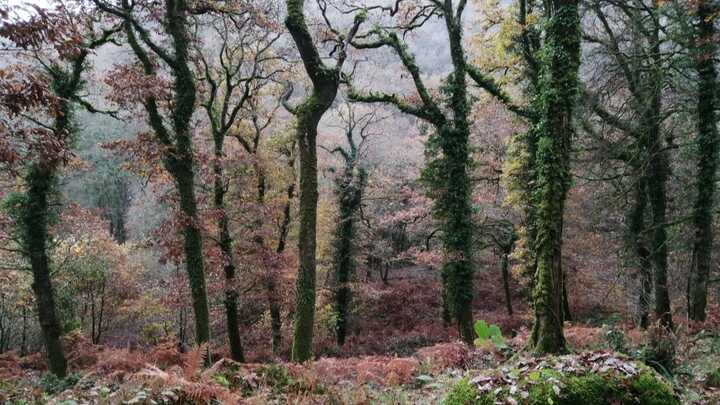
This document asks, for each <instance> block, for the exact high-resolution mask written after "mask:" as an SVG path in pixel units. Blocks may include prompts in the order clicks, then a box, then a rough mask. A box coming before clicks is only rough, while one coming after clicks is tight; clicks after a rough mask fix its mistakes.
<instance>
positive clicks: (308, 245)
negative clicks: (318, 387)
mask: <svg viewBox="0 0 720 405" xmlns="http://www.w3.org/2000/svg"><path fill="white" fill-rule="evenodd" d="M332 98H333V99H334V98H335V97H334V93H333V97H332ZM311 103H312V101H311V100H309V102H308V104H309V106H312V104H311ZM327 107H329V103H328V104H327ZM322 112H324V110H323V111H322ZM304 114H307V116H303V117H298V129H297V137H298V144H299V152H300V212H299V217H300V230H299V232H298V254H299V258H300V266H299V269H298V275H297V286H296V291H295V325H294V333H293V348H292V360H293V361H297V362H303V361H306V360H308V359H310V357H311V355H312V339H313V327H314V319H315V253H316V252H315V249H316V231H317V229H316V224H317V202H318V189H317V150H316V137H317V123H318V121H319V117H318V119H317V120H313V119H312V118H313V117H312V115H311V114H312V112H311V111H307V112H304ZM308 121H310V122H308Z"/></svg>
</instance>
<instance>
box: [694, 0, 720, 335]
mask: <svg viewBox="0 0 720 405" xmlns="http://www.w3.org/2000/svg"><path fill="white" fill-rule="evenodd" d="M697 7H698V9H697V21H698V26H697V39H696V41H695V46H696V49H697V51H696V52H697V53H696V56H695V68H696V70H697V73H698V90H697V91H698V95H697V123H698V124H697V125H698V128H697V137H696V148H697V153H698V162H697V166H698V174H697V197H696V200H695V211H694V213H693V224H694V227H695V241H694V245H693V261H692V263H693V267H692V268H691V269H690V280H689V286H688V317H689V318H690V319H692V320H694V321H704V320H705V316H706V313H705V309H706V307H707V283H708V276H709V275H710V268H711V264H712V261H711V258H712V245H713V227H712V226H713V219H714V215H713V205H714V203H715V181H716V178H717V176H716V172H717V166H718V162H717V161H718V156H717V154H718V129H717V124H718V121H717V113H716V110H717V108H718V85H717V71H716V70H715V63H714V60H715V59H714V58H715V54H716V52H717V47H718V46H717V38H715V37H716V35H717V30H716V29H715V21H716V19H717V18H718V16H717V13H718V8H719V7H718V6H717V2H715V1H713V0H699V1H698V2H697Z"/></svg>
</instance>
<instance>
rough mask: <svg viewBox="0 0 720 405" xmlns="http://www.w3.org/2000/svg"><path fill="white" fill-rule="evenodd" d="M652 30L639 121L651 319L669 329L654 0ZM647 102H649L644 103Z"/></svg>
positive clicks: (665, 164)
mask: <svg viewBox="0 0 720 405" xmlns="http://www.w3.org/2000/svg"><path fill="white" fill-rule="evenodd" d="M653 4H654V11H653V16H652V17H653V23H654V25H653V28H652V38H651V40H652V42H651V43H652V46H651V58H652V63H653V67H652V69H651V70H650V72H649V73H650V77H651V79H650V80H649V81H648V83H647V85H648V88H647V92H648V94H647V99H646V100H638V103H642V102H644V103H645V104H644V105H647V107H645V108H644V111H643V116H642V118H641V119H642V120H643V122H644V125H643V130H644V131H645V134H643V136H646V137H647V145H648V148H649V150H648V152H649V157H650V161H649V162H648V196H649V199H650V207H651V213H652V228H653V237H652V242H651V246H652V248H651V252H650V260H651V262H652V264H653V267H654V287H655V316H656V317H657V318H658V319H659V320H660V322H661V323H662V324H663V326H664V327H666V328H668V329H672V328H673V321H672V311H671V308H670V294H669V292H668V285H667V283H668V274H667V272H668V246H667V244H668V238H667V229H666V222H667V179H668V178H669V176H670V163H669V161H668V156H667V151H666V150H665V144H664V142H663V139H662V129H661V121H662V118H661V114H662V83H663V81H662V71H661V69H662V54H661V53H660V17H659V16H658V11H657V8H658V4H657V0H655V1H654V2H653ZM652 78H654V79H652ZM648 102H649V103H648Z"/></svg>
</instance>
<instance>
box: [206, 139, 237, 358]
mask: <svg viewBox="0 0 720 405" xmlns="http://www.w3.org/2000/svg"><path fill="white" fill-rule="evenodd" d="M213 132H214V133H213V142H214V149H213V150H214V161H213V173H214V175H215V180H214V182H213V205H214V208H215V209H216V210H217V211H218V213H217V215H218V220H217V227H218V245H219V247H220V252H221V253H222V255H223V262H224V266H223V273H224V275H225V302H224V304H225V324H226V327H227V334H228V344H229V345H230V357H231V358H232V359H233V360H235V361H238V362H244V361H245V355H244V353H243V347H242V340H241V338H240V323H239V322H238V309H237V301H238V293H237V290H236V288H235V259H234V255H233V251H232V238H231V236H230V227H229V222H230V221H229V218H228V216H227V211H226V209H225V184H224V183H225V173H224V169H223V166H222V158H223V147H224V143H225V135H224V134H223V133H220V132H217V131H213Z"/></svg>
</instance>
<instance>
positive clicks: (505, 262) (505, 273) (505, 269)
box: [500, 245, 513, 316]
mask: <svg viewBox="0 0 720 405" xmlns="http://www.w3.org/2000/svg"><path fill="white" fill-rule="evenodd" d="M511 249H512V245H511V246H510V247H509V248H504V250H503V252H502V257H501V258H500V272H501V273H502V282H503V290H504V291H505V307H506V308H507V312H508V315H510V316H513V307H512V296H511V294H510V269H509V264H510V263H509V256H510V251H511Z"/></svg>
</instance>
